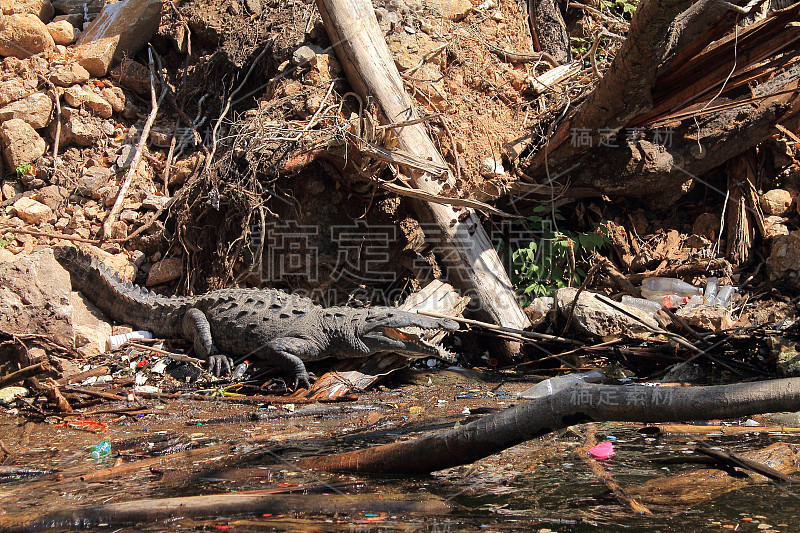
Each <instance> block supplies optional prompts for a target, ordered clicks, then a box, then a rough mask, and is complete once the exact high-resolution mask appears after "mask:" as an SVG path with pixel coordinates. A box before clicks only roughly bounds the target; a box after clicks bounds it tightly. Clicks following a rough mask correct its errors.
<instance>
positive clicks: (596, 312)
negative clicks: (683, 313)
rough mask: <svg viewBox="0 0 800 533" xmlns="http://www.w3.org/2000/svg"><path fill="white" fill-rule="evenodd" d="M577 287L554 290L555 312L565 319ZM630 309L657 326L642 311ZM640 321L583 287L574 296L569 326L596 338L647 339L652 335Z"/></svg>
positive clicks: (653, 320) (656, 323)
mask: <svg viewBox="0 0 800 533" xmlns="http://www.w3.org/2000/svg"><path fill="white" fill-rule="evenodd" d="M577 292H578V289H575V288H564V289H559V290H558V291H556V294H555V301H556V310H557V311H558V314H559V316H561V317H562V318H564V319H566V317H567V316H568V315H569V310H570V309H571V308H572V301H573V300H574V299H575V294H576V293H577ZM630 312H631V313H632V314H634V315H636V316H637V317H639V318H640V319H641V321H642V322H644V323H645V324H647V325H648V326H650V327H652V328H659V324H658V322H656V320H655V319H654V318H653V317H651V316H649V315H648V314H647V313H645V312H644V311H639V310H638V309H630ZM642 322H640V321H637V320H634V319H632V318H630V317H629V316H627V315H625V314H624V313H621V312H619V311H617V310H616V309H614V308H613V307H611V306H610V305H607V304H605V303H603V302H601V301H600V300H598V299H597V298H595V295H594V293H592V292H588V291H583V292H581V294H580V296H579V297H578V301H577V305H576V306H575V312H574V313H573V315H572V323H571V327H572V328H574V329H575V330H576V331H578V332H580V333H583V334H588V335H591V336H593V337H597V338H604V337H625V338H634V339H651V338H653V337H654V335H653V334H652V333H650V332H649V331H648V330H647V328H645V327H644V326H643V325H642Z"/></svg>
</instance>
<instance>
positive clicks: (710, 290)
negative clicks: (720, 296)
mask: <svg viewBox="0 0 800 533" xmlns="http://www.w3.org/2000/svg"><path fill="white" fill-rule="evenodd" d="M717 289H719V280H718V279H717V278H708V279H707V280H706V290H705V292H703V296H704V297H705V299H706V301H708V302H713V301H714V298H716V297H717Z"/></svg>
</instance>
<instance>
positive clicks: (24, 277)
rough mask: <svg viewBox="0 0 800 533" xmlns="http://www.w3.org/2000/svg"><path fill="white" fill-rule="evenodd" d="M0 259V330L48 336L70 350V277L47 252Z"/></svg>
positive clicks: (49, 252) (71, 332) (50, 252)
mask: <svg viewBox="0 0 800 533" xmlns="http://www.w3.org/2000/svg"><path fill="white" fill-rule="evenodd" d="M3 258H5V259H6V260H2V259H0V328H2V329H4V330H5V331H9V332H11V333H42V334H49V335H51V336H52V337H53V339H54V340H55V341H56V342H58V343H59V344H61V345H63V346H72V344H73V334H74V333H73V328H72V304H71V303H70V295H69V292H70V279H69V274H68V273H67V271H66V270H64V269H63V268H62V267H61V265H60V264H58V262H57V261H56V260H55V257H54V256H53V251H52V250H50V249H46V250H42V251H39V252H35V253H33V254H30V255H22V254H20V255H16V256H12V257H7V256H3Z"/></svg>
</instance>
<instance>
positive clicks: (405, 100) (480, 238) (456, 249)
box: [317, 0, 530, 349]
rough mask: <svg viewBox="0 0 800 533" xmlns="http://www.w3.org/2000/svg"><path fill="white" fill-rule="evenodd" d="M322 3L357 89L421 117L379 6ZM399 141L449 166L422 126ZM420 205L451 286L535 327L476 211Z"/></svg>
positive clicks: (439, 179) (504, 321) (420, 179)
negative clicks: (385, 34)
mask: <svg viewBox="0 0 800 533" xmlns="http://www.w3.org/2000/svg"><path fill="white" fill-rule="evenodd" d="M317 6H318V8H319V12H320V15H321V17H322V21H323V23H324V24H325V28H326V29H327V31H328V34H329V36H330V39H331V42H333V43H334V48H335V50H336V54H337V57H338V58H339V61H340V62H341V63H342V66H343V67H344V70H345V72H346V73H347V78H348V80H349V81H350V84H351V85H352V86H353V88H354V89H355V90H356V91H357V92H358V93H359V94H360V95H362V96H371V97H373V98H374V99H375V102H376V103H377V105H378V107H379V108H380V110H381V111H382V112H383V115H384V116H385V118H386V119H387V120H389V121H390V122H403V121H408V120H413V119H416V118H418V117H419V115H418V113H417V112H416V110H415V106H414V103H413V102H412V100H411V98H410V97H409V96H408V94H407V93H406V91H405V88H404V87H403V81H402V79H401V78H400V73H399V72H398V71H397V68H396V67H395V64H394V60H393V59H392V56H391V54H390V52H389V49H388V47H387V46H386V42H385V41H384V38H383V33H382V32H381V30H380V27H379V26H378V21H377V20H376V19H375V13H374V10H373V7H372V3H371V2H370V1H369V0H318V2H317ZM398 141H399V142H398V145H399V146H398V147H399V148H400V149H401V150H404V151H406V152H409V153H411V154H413V155H415V156H417V157H419V158H420V159H422V160H427V161H431V162H433V163H434V164H438V165H439V166H441V167H442V168H447V165H446V163H445V161H444V158H442V156H441V154H440V153H439V152H438V150H437V149H436V146H435V145H434V144H433V141H431V139H430V137H429V136H428V134H427V132H426V131H425V128H424V126H423V125H422V124H421V123H417V124H411V125H408V126H404V127H402V128H399V129H398ZM407 171H408V173H409V175H410V178H411V183H412V184H413V185H414V187H416V188H418V189H421V190H423V191H426V192H429V193H432V194H440V193H441V189H442V185H443V182H445V181H448V182H450V183H451V185H452V184H453V183H452V182H453V178H452V176H451V175H450V174H449V172H446V173H445V174H444V175H443V176H433V175H432V174H430V173H427V172H420V171H418V170H414V169H408V170H407ZM417 205H418V206H419V208H418V209H417V214H418V216H419V217H420V218H421V219H423V221H424V222H434V223H435V224H436V225H437V227H438V228H439V233H440V235H438V236H437V238H439V239H440V241H441V242H437V243H436V244H437V246H438V252H439V256H440V259H441V260H442V263H443V266H445V267H447V269H448V271H447V277H448V281H450V282H451V283H453V284H454V285H455V286H457V287H458V288H459V289H461V290H462V292H463V293H464V294H465V295H466V296H469V297H470V298H472V299H474V300H476V301H477V302H478V303H479V305H480V309H481V311H482V312H483V313H484V314H485V315H488V317H489V319H490V320H491V321H493V322H496V323H497V324H500V325H502V326H507V327H512V328H517V329H524V328H525V327H527V326H528V325H530V323H529V322H528V319H527V317H526V316H525V314H524V313H523V312H522V310H521V309H520V306H519V304H518V303H517V300H516V297H515V294H514V290H513V287H512V286H511V282H510V281H509V279H508V275H507V273H506V272H505V268H504V267H503V263H502V261H501V260H500V258H499V257H498V255H497V253H496V252H495V250H494V248H493V247H492V243H491V242H490V241H489V237H488V236H487V235H486V232H485V231H484V230H483V228H482V226H481V224H480V221H479V220H478V218H477V216H476V215H475V213H474V212H472V211H470V210H466V209H462V210H460V211H455V210H454V209H453V208H452V207H451V206H448V205H442V204H435V203H418V204H417ZM511 349H513V347H512V348H511Z"/></svg>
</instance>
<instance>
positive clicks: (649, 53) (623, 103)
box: [534, 0, 692, 167]
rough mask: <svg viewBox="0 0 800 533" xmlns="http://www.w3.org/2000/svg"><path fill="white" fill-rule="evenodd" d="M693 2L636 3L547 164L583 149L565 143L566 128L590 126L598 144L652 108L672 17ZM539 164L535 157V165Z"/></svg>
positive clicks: (551, 148) (559, 135) (562, 129)
mask: <svg viewBox="0 0 800 533" xmlns="http://www.w3.org/2000/svg"><path fill="white" fill-rule="evenodd" d="M691 4H692V1H691V0H646V1H644V2H642V3H641V4H639V7H638V9H637V10H636V13H634V15H633V20H631V26H630V30H629V31H628V37H627V38H626V39H625V42H624V43H623V45H622V47H621V48H620V50H619V52H618V53H617V56H616V57H615V58H614V61H613V62H612V63H611V66H610V67H609V69H608V71H607V72H606V73H605V75H604V76H603V79H602V80H600V82H599V83H598V84H597V87H596V88H595V90H594V91H592V93H591V94H590V95H589V96H588V97H587V99H586V101H585V102H584V103H583V104H582V105H581V107H580V108H579V109H578V110H577V112H576V113H575V115H573V116H572V118H570V119H568V120H566V121H564V122H563V123H562V124H561V126H560V127H559V128H558V129H557V130H556V132H555V134H554V135H553V137H552V138H551V139H550V141H549V142H548V146H549V149H548V152H549V153H550V155H549V156H548V157H549V158H550V159H549V164H551V165H557V164H559V163H561V162H563V161H565V160H566V159H568V158H570V157H571V156H573V155H575V154H578V153H581V152H583V151H585V150H586V147H585V146H572V145H571V144H570V143H569V142H567V140H568V139H569V138H570V130H572V129H579V130H588V131H589V133H590V135H591V136H592V139H593V144H592V146H597V143H598V142H599V141H600V139H601V137H600V135H601V133H599V132H600V131H602V130H610V131H616V130H619V129H620V128H623V127H624V126H625V125H626V124H628V123H629V122H630V121H631V119H633V118H634V117H636V116H637V115H641V114H643V113H646V112H647V111H649V110H650V109H651V108H652V105H653V102H652V99H651V97H650V90H651V89H652V87H653V85H654V82H655V79H656V73H657V70H658V66H659V64H660V62H661V58H662V55H663V51H662V47H663V46H664V42H665V40H666V39H667V37H668V36H669V34H670V28H671V25H672V22H673V20H674V19H675V17H676V16H678V15H679V14H680V13H681V12H682V11H684V10H685V9H686V8H687V7H689V6H690V5H691ZM556 149H557V151H556ZM543 162H544V161H543V160H541V158H540V159H537V160H536V161H535V162H534V166H537V167H538V166H540V165H541V164H542V163H543Z"/></svg>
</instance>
